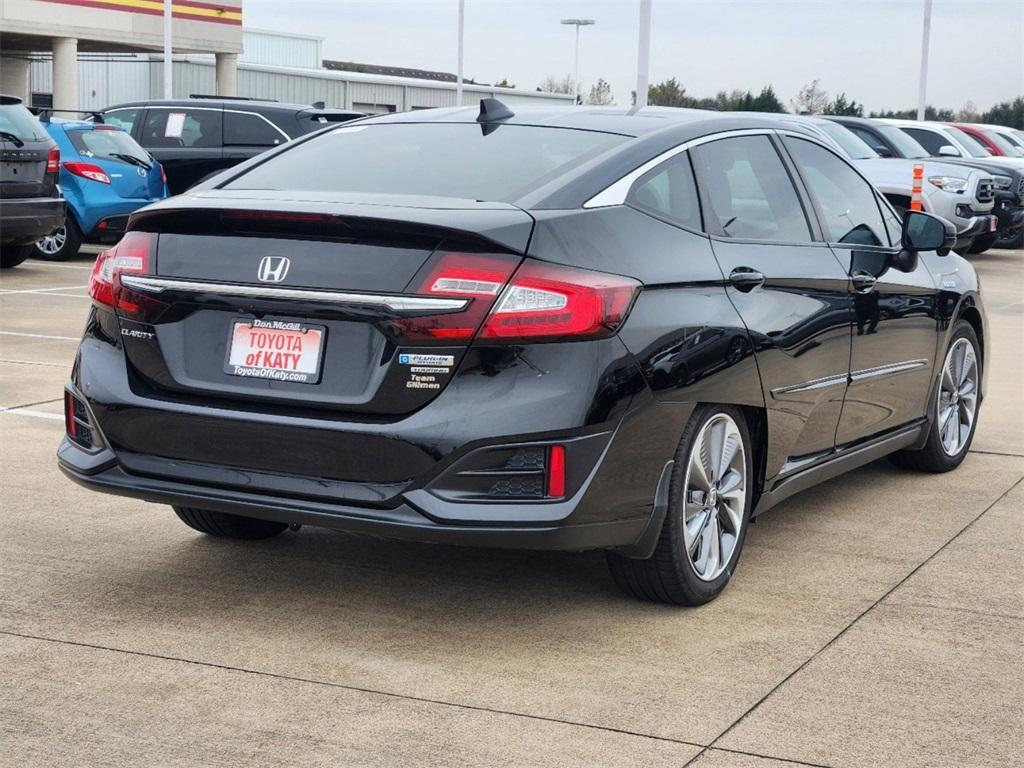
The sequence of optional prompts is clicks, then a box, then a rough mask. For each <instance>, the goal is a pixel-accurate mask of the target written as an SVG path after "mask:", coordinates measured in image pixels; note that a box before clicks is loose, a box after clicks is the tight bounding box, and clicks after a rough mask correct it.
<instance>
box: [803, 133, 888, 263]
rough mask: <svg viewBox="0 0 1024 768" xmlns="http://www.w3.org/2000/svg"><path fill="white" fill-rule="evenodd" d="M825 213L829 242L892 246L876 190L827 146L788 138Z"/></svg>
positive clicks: (823, 214)
mask: <svg viewBox="0 0 1024 768" xmlns="http://www.w3.org/2000/svg"><path fill="white" fill-rule="evenodd" d="M786 145H787V146H788V147H789V149H790V152H791V153H792V154H793V159H794V160H796V163H797V165H799V166H800V170H801V172H802V173H803V175H804V179H805V180H806V182H807V186H808V187H810V190H811V193H812V194H813V195H814V198H815V200H816V201H817V203H818V208H819V209H820V210H821V213H822V218H823V219H824V221H823V222H822V223H823V224H824V225H825V232H826V235H827V236H828V239H829V242H832V243H842V244H845V245H878V246H888V245H891V243H890V242H889V235H888V233H887V232H886V228H885V223H884V222H883V220H882V212H881V210H880V209H879V207H878V199H877V198H876V196H875V190H874V189H873V188H872V186H871V185H870V184H869V183H868V182H866V181H865V180H864V179H863V178H862V177H861V176H860V175H859V174H858V173H857V172H856V171H854V170H853V169H852V168H851V167H850V166H849V165H847V164H846V163H845V162H843V161H842V160H840V159H839V158H838V157H837V156H836V155H835V154H833V153H832V152H830V151H828V150H827V149H825V148H824V147H821V146H818V145H817V144H814V143H812V142H810V141H805V140H804V139H795V138H794V139H789V138H787V139H786Z"/></svg>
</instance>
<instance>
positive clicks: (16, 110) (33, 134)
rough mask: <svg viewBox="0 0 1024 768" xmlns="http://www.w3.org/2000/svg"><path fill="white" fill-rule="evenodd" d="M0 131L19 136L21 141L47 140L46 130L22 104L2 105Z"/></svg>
mask: <svg viewBox="0 0 1024 768" xmlns="http://www.w3.org/2000/svg"><path fill="white" fill-rule="evenodd" d="M0 131H2V132H4V133H6V134H10V135H12V136H17V137H18V138H19V139H20V140H21V141H42V140H43V139H45V138H47V134H46V129H45V128H43V126H42V125H40V123H39V121H38V120H36V119H35V117H33V115H32V113H31V112H29V111H28V110H27V109H25V107H23V106H22V105H21V104H0ZM5 138H8V137H5Z"/></svg>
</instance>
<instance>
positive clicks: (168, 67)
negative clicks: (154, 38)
mask: <svg viewBox="0 0 1024 768" xmlns="http://www.w3.org/2000/svg"><path fill="white" fill-rule="evenodd" d="M173 18H174V15H173V12H172V10H171V0H164V98H165V99H173V98H174V88H173V87H172V83H171V78H172V77H173V76H174V62H173V61H172V56H173V47H172V45H171V22H172V19H173Z"/></svg>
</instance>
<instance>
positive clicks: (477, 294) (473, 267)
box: [397, 252, 519, 342]
mask: <svg viewBox="0 0 1024 768" xmlns="http://www.w3.org/2000/svg"><path fill="white" fill-rule="evenodd" d="M518 262H519V258H518V257H516V256H505V255H501V254H478V253H450V252H445V253H441V254H440V256H439V258H438V259H437V260H436V261H434V262H433V267H432V268H430V269H429V270H428V271H426V275H425V276H424V277H422V278H421V279H414V280H413V284H412V285H413V287H412V291H413V292H414V293H417V294H424V295H427V296H438V297H446V298H453V299H464V300H466V301H467V305H466V307H465V308H464V309H463V310H462V311H460V312H454V313H450V314H439V315H429V316H422V317H409V318H403V319H401V320H400V321H398V322H397V325H398V326H399V328H400V330H401V332H402V335H403V336H405V337H406V338H407V339H409V340H418V341H426V340H433V341H439V342H443V341H460V340H461V341H469V340H470V339H472V338H473V335H474V334H475V333H476V332H477V329H478V328H479V327H480V324H481V323H482V322H483V321H484V318H485V317H487V313H488V312H490V310H491V307H493V306H494V302H495V300H496V299H497V298H498V294H499V293H501V289H502V288H504V287H505V283H506V282H508V279H509V276H511V274H512V272H513V271H514V270H515V268H516V264H517V263H518Z"/></svg>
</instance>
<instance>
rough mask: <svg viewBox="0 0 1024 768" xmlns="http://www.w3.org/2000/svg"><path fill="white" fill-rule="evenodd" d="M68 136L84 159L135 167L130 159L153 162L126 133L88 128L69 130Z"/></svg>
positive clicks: (147, 162)
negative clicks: (99, 159)
mask: <svg viewBox="0 0 1024 768" xmlns="http://www.w3.org/2000/svg"><path fill="white" fill-rule="evenodd" d="M67 134H68V138H69V139H71V143H72V144H74V145H75V149H77V150H78V154H80V155H81V156H82V157H99V158H102V159H104V160H116V161H118V162H122V163H131V164H133V165H137V164H138V163H132V161H131V160H130V159H128V158H135V159H136V160H140V161H142V162H143V163H146V164H147V165H149V164H152V162H153V159H152V158H151V157H150V156H149V153H148V152H147V151H146V150H144V149H143V148H142V147H140V146H139V145H138V144H137V143H136V141H135V139H133V138H132V137H131V136H129V135H128V134H127V133H125V132H124V131H117V130H110V129H109V128H96V129H90V128H87V129H85V130H75V129H73V130H69V131H68V132H67Z"/></svg>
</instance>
